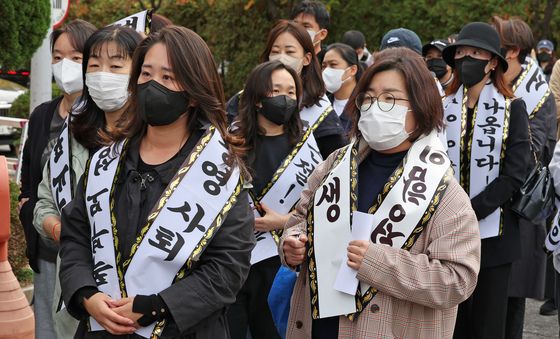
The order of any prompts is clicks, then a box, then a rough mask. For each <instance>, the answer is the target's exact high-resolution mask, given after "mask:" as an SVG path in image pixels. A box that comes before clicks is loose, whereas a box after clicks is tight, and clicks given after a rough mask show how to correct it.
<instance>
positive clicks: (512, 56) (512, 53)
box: [504, 47, 521, 60]
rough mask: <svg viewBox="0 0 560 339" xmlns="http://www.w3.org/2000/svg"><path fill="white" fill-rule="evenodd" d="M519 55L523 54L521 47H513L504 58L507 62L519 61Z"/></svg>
mask: <svg viewBox="0 0 560 339" xmlns="http://www.w3.org/2000/svg"><path fill="white" fill-rule="evenodd" d="M519 53H521V49H520V48H519V47H512V48H510V49H508V51H507V52H506V55H505V56H504V57H505V58H506V60H512V59H517V57H518V56H519Z"/></svg>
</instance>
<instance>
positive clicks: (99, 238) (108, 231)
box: [84, 142, 124, 331]
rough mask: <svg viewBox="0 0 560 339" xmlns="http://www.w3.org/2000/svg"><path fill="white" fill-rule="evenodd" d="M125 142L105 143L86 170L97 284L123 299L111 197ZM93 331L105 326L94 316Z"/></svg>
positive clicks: (88, 211)
mask: <svg viewBox="0 0 560 339" xmlns="http://www.w3.org/2000/svg"><path fill="white" fill-rule="evenodd" d="M123 146H124V142H121V143H117V144H113V145H111V146H107V147H103V148H102V149H100V150H99V151H97V152H96V153H95V154H94V155H93V157H92V158H91V160H90V163H89V165H88V170H87V171H86V173H85V174H86V175H87V177H85V179H84V180H85V181H86V182H87V185H86V190H85V204H86V210H87V214H88V220H89V224H90V225H91V253H92V258H93V278H94V279H95V282H96V284H97V288H98V289H99V290H100V291H101V292H103V293H105V294H107V295H108V296H109V297H111V299H114V300H118V299H121V297H122V295H121V289H120V285H119V277H118V275H117V264H116V262H117V261H116V253H117V249H116V246H114V239H113V222H112V217H113V215H112V213H111V207H110V205H111V200H112V194H113V190H112V188H113V184H114V182H115V181H116V178H117V176H118V170H119V169H120V168H119V167H120V166H119V162H120V160H119V155H121V157H122V155H123ZM89 323H90V329H91V331H101V330H103V329H104V328H103V327H102V326H101V325H100V324H99V323H98V322H97V321H96V320H95V319H93V318H92V317H90V322H89Z"/></svg>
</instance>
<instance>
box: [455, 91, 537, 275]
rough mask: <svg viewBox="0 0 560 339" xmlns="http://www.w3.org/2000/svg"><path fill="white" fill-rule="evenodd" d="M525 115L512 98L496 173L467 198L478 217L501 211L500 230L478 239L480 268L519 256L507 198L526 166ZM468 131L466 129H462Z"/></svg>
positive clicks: (521, 104) (514, 222)
mask: <svg viewBox="0 0 560 339" xmlns="http://www.w3.org/2000/svg"><path fill="white" fill-rule="evenodd" d="M528 126H529V117H528V115H527V110H526V107H525V102H524V101H523V100H520V99H517V100H513V102H512V103H511V112H510V119H509V133H508V136H507V140H506V145H505V147H506V151H505V157H504V159H503V164H500V166H502V169H501V171H500V175H499V176H498V177H497V178H496V179H494V181H492V182H491V183H489V184H488V186H486V188H485V189H484V190H483V191H482V192H480V193H479V194H478V195H477V196H475V197H473V198H472V199H471V204H472V207H473V209H474V211H475V213H476V217H477V218H478V220H481V219H484V218H486V217H487V216H488V215H490V214H491V213H492V212H494V211H495V210H496V209H497V208H499V207H502V209H503V212H504V220H503V234H502V235H501V236H497V237H492V238H487V239H483V240H482V251H481V264H480V266H481V268H486V267H493V266H499V265H502V264H508V263H511V262H513V261H515V260H517V259H519V258H520V257H521V238H520V234H519V217H518V216H517V215H516V214H515V213H513V211H512V210H511V207H510V206H511V198H512V197H513V195H514V194H515V193H516V192H517V191H518V190H519V188H520V187H521V185H523V182H524V180H525V177H526V176H527V173H528V171H527V169H528V168H529V161H530V153H531V152H530V150H529V128H528ZM466 134H467V135H468V134H469V133H468V132H467V133H466Z"/></svg>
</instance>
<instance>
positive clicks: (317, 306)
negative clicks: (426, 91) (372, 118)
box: [308, 131, 452, 319]
mask: <svg viewBox="0 0 560 339" xmlns="http://www.w3.org/2000/svg"><path fill="white" fill-rule="evenodd" d="M344 153H345V154H344V157H343V158H342V159H341V160H340V162H339V163H338V164H337V165H336V166H335V167H334V168H333V170H332V171H331V172H330V173H329V174H328V176H327V177H326V179H325V181H324V183H323V184H322V185H321V186H320V188H319V189H318V190H317V193H316V194H315V197H314V206H313V217H312V218H311V220H308V228H309V229H308V237H310V239H312V240H311V241H310V244H311V245H312V250H311V249H310V251H309V252H310V253H312V255H313V257H312V258H311V259H310V261H309V264H310V267H309V274H310V287H311V292H312V295H311V300H312V315H313V317H314V318H323V317H328V316H332V315H337V314H332V313H333V312H331V310H330V308H331V307H335V308H333V309H335V310H336V311H337V312H336V313H338V315H341V314H349V318H350V319H353V318H354V317H355V316H356V315H357V314H359V313H360V312H361V311H362V310H363V309H364V308H365V306H366V305H367V304H368V303H369V301H371V299H372V298H373V297H374V296H375V294H376V292H377V291H376V290H375V289H374V288H371V287H369V286H367V285H365V286H364V284H363V283H362V285H363V286H361V288H359V289H358V290H357V291H356V295H355V296H350V295H348V294H346V296H348V297H349V298H348V299H347V298H343V297H342V296H341V295H339V294H338V293H340V294H345V293H342V292H339V291H336V290H335V289H334V288H333V284H334V280H333V281H332V282H331V279H332V277H331V275H332V276H334V277H336V274H337V272H338V267H339V266H340V265H341V264H345V263H344V262H341V261H340V259H339V258H342V257H344V254H345V253H346V247H347V244H348V241H349V239H350V227H349V225H351V220H350V219H351V215H352V212H353V211H355V210H356V209H357V204H356V199H357V196H356V192H355V188H356V187H357V162H356V161H357V160H356V155H357V153H358V152H357V145H353V146H352V147H351V148H350V147H349V148H348V149H346V150H345V152H344ZM450 164H451V163H450V161H449V158H448V157H447V154H446V153H445V148H444V147H443V145H442V144H441V141H440V139H439V138H438V136H437V133H436V132H435V131H434V132H432V133H430V134H429V135H426V136H423V137H421V138H419V139H418V140H417V141H416V142H415V143H414V144H413V145H412V147H411V148H410V149H409V151H408V153H407V155H406V157H405V158H404V160H403V163H402V164H401V165H399V167H398V168H397V169H396V170H395V171H394V173H393V174H392V175H391V176H390V177H389V180H388V182H387V183H386V184H385V185H384V188H383V191H382V192H381V193H380V194H379V195H378V197H377V199H376V201H375V202H374V205H373V206H372V207H371V208H370V210H369V213H370V214H373V220H372V230H373V231H372V233H371V237H370V239H371V241H372V242H373V243H379V244H384V245H387V246H391V247H396V248H402V249H405V250H410V248H411V247H412V246H413V245H414V243H415V242H416V239H418V236H419V235H420V234H421V232H422V231H423V229H424V227H425V226H426V225H427V223H428V222H429V220H430V219H431V217H432V215H433V213H434V212H435V210H436V208H437V205H438V204H439V202H440V201H441V197H442V195H443V193H444V192H445V189H446V188H447V184H448V182H449V179H450V178H451V175H452V174H451V173H452V172H451V169H450ZM339 183H340V184H339ZM339 194H340V196H348V197H350V198H349V199H339ZM325 202H328V204H324V203H325ZM314 225H320V226H318V227H317V228H314V227H313V226H314ZM339 247H340V248H339ZM337 255H338V256H337ZM336 259H339V260H338V262H336ZM330 266H332V267H330ZM335 266H336V267H335ZM314 267H315V268H316V269H313V268H314ZM331 271H334V272H331ZM315 276H316V278H315ZM321 278H323V281H322V280H321ZM314 290H316V291H317V293H314ZM362 291H364V293H362ZM335 292H337V293H335ZM331 303H336V305H335V306H330V305H331ZM343 303H344V308H345V309H347V310H350V311H349V312H342V313H340V312H341V311H343V307H342V304H343ZM326 307H329V309H328V310H326V309H325V308H326Z"/></svg>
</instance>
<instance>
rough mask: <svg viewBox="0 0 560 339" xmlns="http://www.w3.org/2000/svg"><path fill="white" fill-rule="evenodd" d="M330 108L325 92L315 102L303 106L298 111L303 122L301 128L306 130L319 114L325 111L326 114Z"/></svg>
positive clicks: (313, 123)
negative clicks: (308, 105)
mask: <svg viewBox="0 0 560 339" xmlns="http://www.w3.org/2000/svg"><path fill="white" fill-rule="evenodd" d="M319 105H320V106H319ZM332 109H333V108H332V106H331V102H330V101H329V98H328V97H327V95H326V94H325V95H323V97H321V99H319V102H318V103H317V104H315V105H313V106H311V107H304V108H303V109H302V110H301V111H299V117H300V119H301V122H302V123H303V129H304V130H306V129H308V128H309V127H311V126H314V125H315V123H316V122H317V121H318V120H319V118H321V116H323V115H324V114H325V113H327V114H326V115H328V113H330V112H331V111H332Z"/></svg>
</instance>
